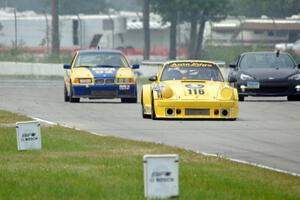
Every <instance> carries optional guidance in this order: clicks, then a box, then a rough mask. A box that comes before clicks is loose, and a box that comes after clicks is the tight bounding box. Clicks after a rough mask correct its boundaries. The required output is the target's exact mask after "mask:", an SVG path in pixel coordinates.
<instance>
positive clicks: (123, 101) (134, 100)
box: [121, 97, 137, 103]
mask: <svg viewBox="0 0 300 200" xmlns="http://www.w3.org/2000/svg"><path fill="white" fill-rule="evenodd" d="M121 102H122V103H137V97H134V98H121Z"/></svg>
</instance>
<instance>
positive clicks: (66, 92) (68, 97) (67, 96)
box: [64, 84, 70, 102]
mask: <svg viewBox="0 0 300 200" xmlns="http://www.w3.org/2000/svg"><path fill="white" fill-rule="evenodd" d="M64 101H65V102H69V101H70V96H69V95H68V91H67V86H66V84H64Z"/></svg>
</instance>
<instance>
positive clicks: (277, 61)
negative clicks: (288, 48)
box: [239, 53, 295, 69]
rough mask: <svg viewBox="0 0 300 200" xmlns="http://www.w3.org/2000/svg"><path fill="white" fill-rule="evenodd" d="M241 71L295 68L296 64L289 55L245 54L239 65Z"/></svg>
mask: <svg viewBox="0 0 300 200" xmlns="http://www.w3.org/2000/svg"><path fill="white" fill-rule="evenodd" d="M239 66H240V68H241V69H250V68H294V67H295V63H294V62H293V60H292V59H291V57H290V56H289V55H288V54H279V55H276V53H272V54H271V53H258V54H256V53H250V54H245V55H244V56H243V57H242V59H241V62H240V64H239Z"/></svg>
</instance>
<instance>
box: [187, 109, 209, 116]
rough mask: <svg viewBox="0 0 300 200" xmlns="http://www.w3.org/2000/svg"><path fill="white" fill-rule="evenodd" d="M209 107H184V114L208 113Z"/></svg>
mask: <svg viewBox="0 0 300 200" xmlns="http://www.w3.org/2000/svg"><path fill="white" fill-rule="evenodd" d="M209 114H210V113H209V109H190V108H187V109H185V115H209Z"/></svg>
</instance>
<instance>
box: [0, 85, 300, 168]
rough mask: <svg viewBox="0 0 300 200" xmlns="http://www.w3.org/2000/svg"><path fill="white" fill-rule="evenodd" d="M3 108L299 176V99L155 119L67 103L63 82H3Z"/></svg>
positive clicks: (133, 111)
mask: <svg viewBox="0 0 300 200" xmlns="http://www.w3.org/2000/svg"><path fill="white" fill-rule="evenodd" d="M0 109H4V110H9V111H13V112H17V113H22V114H26V115H29V116H33V117H37V118H41V119H44V120H48V121H52V122H56V123H60V124H64V125H67V126H70V127H76V128H79V129H82V130H87V131H91V132H93V133H97V134H104V135H110V136H117V137H122V138H129V139H134V140H143V141H153V142H157V143H163V144H167V145H172V146H178V147H182V148H185V149H190V150H194V151H199V152H207V153H211V154H218V155H222V156H225V157H229V158H234V159H240V160H244V161H248V162H254V163H257V164H261V165H266V166H269V167H273V168H278V169H281V170H286V171H290V172H294V173H298V174H300V130H299V129H300V102H299V103H298V102H287V101H286V98H284V97H282V98H281V97H280V98H248V99H247V98H246V101H245V102H241V103H240V116H239V119H238V120H237V121H208V120H188V121H186V120H184V121H181V120H157V121H152V120H150V119H142V117H141V105H140V104H121V103H120V101H119V100H99V101H98V100H97V101H89V100H87V101H83V102H82V103H79V104H77V103H75V104H71V103H65V102H63V81H62V80H54V81H53V80H52V81H50V80H0ZM161 153H168V152H161Z"/></svg>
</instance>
